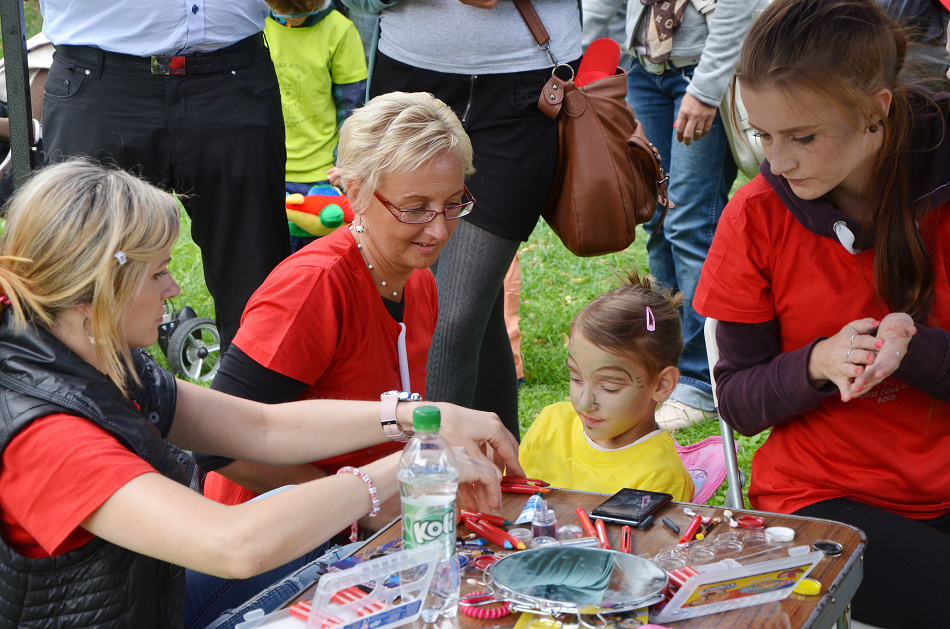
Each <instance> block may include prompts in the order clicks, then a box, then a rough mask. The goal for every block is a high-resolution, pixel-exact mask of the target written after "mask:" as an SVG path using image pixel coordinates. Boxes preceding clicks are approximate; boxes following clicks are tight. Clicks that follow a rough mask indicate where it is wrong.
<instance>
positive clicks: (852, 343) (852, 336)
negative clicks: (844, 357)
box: [851, 333, 857, 349]
mask: <svg viewBox="0 0 950 629" xmlns="http://www.w3.org/2000/svg"><path fill="white" fill-rule="evenodd" d="M856 336H857V333H854V334H852V335H851V349H854V337H856Z"/></svg>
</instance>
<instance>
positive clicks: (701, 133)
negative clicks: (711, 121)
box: [693, 131, 703, 138]
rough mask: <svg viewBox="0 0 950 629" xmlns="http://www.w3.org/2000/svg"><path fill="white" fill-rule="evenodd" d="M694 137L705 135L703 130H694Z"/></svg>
mask: <svg viewBox="0 0 950 629" xmlns="http://www.w3.org/2000/svg"><path fill="white" fill-rule="evenodd" d="M693 137H696V138H701V137H703V132H702V131H694V132H693Z"/></svg>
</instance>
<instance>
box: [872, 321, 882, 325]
mask: <svg viewBox="0 0 950 629" xmlns="http://www.w3.org/2000/svg"><path fill="white" fill-rule="evenodd" d="M871 325H881V322H880V321H872V322H871Z"/></svg>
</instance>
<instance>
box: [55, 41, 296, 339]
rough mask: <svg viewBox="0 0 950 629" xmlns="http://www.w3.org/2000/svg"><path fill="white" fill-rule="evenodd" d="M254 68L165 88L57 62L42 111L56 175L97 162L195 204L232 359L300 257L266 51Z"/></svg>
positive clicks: (108, 70)
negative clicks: (266, 295) (277, 281)
mask: <svg viewBox="0 0 950 629" xmlns="http://www.w3.org/2000/svg"><path fill="white" fill-rule="evenodd" d="M252 58H253V62H252V63H251V64H250V65H249V66H247V67H243V68H239V69H224V70H222V71H220V72H213V73H206V74H188V75H185V76H157V75H152V74H150V73H148V72H147V71H146V72H142V71H137V70H132V69H123V68H116V67H110V66H109V65H108V64H107V63H98V64H97V63H90V62H88V61H79V60H76V59H73V58H70V57H67V56H65V55H63V54H61V53H56V55H55V56H54V62H53V67H52V68H51V69H50V74H49V78H48V79H47V81H46V95H45V102H44V105H43V135H44V141H45V144H46V151H47V160H48V161H49V162H50V163H53V162H56V161H61V160H63V159H65V158H67V157H70V156H74V155H89V156H92V157H93V158H95V159H96V160H98V161H100V162H103V163H113V164H117V165H118V166H120V167H122V168H124V169H126V170H129V171H131V172H134V173H137V174H140V175H141V176H143V177H145V178H146V179H148V180H149V181H151V182H152V183H154V184H156V185H159V186H161V187H163V188H165V189H167V190H174V191H175V192H177V193H180V194H184V195H187V196H185V197H184V198H183V199H182V201H183V203H184V205H185V208H186V210H187V211H188V214H189V215H190V216H191V220H192V224H191V225H192V227H191V235H192V238H193V239H194V241H195V243H196V244H197V245H198V246H199V247H200V248H201V257H202V260H203V262H204V275H205V282H206V283H207V286H208V291H209V292H210V293H211V296H212V297H213V298H214V302H215V316H216V319H217V324H218V330H219V332H220V334H221V350H222V352H223V351H225V350H226V349H227V347H228V346H229V345H230V343H231V339H232V338H233V337H234V334H235V333H236V332H237V329H238V326H239V324H240V321H241V314H242V313H243V311H244V306H245V305H246V304H247V300H248V298H249V297H250V296H251V294H252V293H253V292H254V290H256V289H257V287H258V286H260V284H261V283H262V282H263V281H264V279H265V278H266V277H267V275H268V273H270V271H271V270H272V269H273V268H274V266H276V265H277V263H278V262H280V261H281V260H282V259H284V258H285V257H286V256H287V255H289V253H290V244H289V243H290V234H289V232H288V230H287V215H286V213H285V211H284V164H285V161H286V149H285V146H284V124H283V114H282V113H281V106H280V88H279V87H278V84H277V75H276V73H275V72H274V65H273V63H272V62H271V59H270V55H269V54H268V52H267V49H266V48H263V47H262V48H260V49H259V50H257V51H256V52H254V53H253V54H252Z"/></svg>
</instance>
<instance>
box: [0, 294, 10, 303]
mask: <svg viewBox="0 0 950 629" xmlns="http://www.w3.org/2000/svg"><path fill="white" fill-rule="evenodd" d="M0 305H2V306H9V305H10V298H9V297H7V296H6V294H2V295H0Z"/></svg>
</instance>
